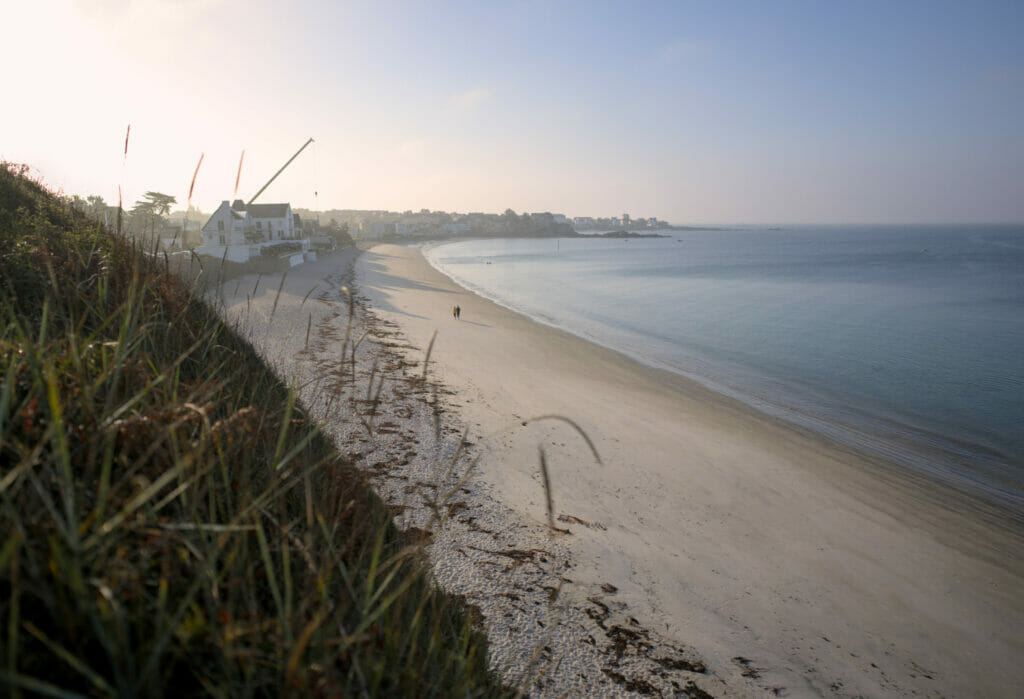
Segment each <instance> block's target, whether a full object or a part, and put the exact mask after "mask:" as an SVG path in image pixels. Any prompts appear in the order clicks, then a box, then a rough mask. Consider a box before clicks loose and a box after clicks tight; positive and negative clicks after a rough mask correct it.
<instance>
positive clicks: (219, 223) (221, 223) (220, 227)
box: [217, 221, 224, 238]
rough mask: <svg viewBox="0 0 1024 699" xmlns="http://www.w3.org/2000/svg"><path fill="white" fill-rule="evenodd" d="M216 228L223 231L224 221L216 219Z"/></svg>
mask: <svg viewBox="0 0 1024 699" xmlns="http://www.w3.org/2000/svg"><path fill="white" fill-rule="evenodd" d="M217 230H218V231H223V230H224V222H223V221H217ZM221 237H222V238H223V237H224V236H221Z"/></svg>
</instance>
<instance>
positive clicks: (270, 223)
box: [245, 204, 295, 241]
mask: <svg viewBox="0 0 1024 699" xmlns="http://www.w3.org/2000/svg"><path fill="white" fill-rule="evenodd" d="M245 214H246V216H248V218H249V223H250V225H251V226H252V229H253V230H254V232H255V237H256V238H258V239H259V238H262V239H265V240H268V241H270V240H294V239H295V216H294V215H293V214H292V205H291V204H250V205H249V206H248V207H247V208H246V209H245Z"/></svg>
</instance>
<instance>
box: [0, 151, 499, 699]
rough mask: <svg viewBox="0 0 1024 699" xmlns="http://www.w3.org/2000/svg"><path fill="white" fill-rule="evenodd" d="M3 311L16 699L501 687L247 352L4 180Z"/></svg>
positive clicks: (3, 587) (467, 631)
mask: <svg viewBox="0 0 1024 699" xmlns="http://www.w3.org/2000/svg"><path fill="white" fill-rule="evenodd" d="M0 316H2V318H3V325H2V333H0V374H2V387H0V687H4V689H5V692H7V693H14V694H17V693H19V692H24V693H26V694H35V693H41V694H51V695H56V694H68V693H80V694H88V695H100V696H103V695H129V694H130V695H136V694H138V695H158V696H159V695H169V694H174V695H182V694H185V695H187V694H202V695H208V694H212V695H229V696H238V695H242V696H245V695H266V694H269V695H278V694H282V693H284V694H288V693H295V694H301V695H306V694H326V695H338V696H349V695H354V696H395V695H406V696H408V695H415V696H431V695H456V694H457V695H459V696H467V695H470V696H478V695H495V694H502V693H505V690H503V689H502V688H501V686H500V685H499V684H498V682H497V680H496V679H495V678H494V677H493V676H492V675H490V674H488V673H487V670H486V667H487V658H486V645H485V640H484V638H483V636H482V635H480V634H478V633H477V632H475V631H473V630H472V628H471V625H470V622H469V620H468V618H467V616H466V615H465V614H464V613H463V610H462V607H460V606H459V605H458V604H456V603H455V602H453V601H452V600H450V599H448V598H446V597H445V596H444V595H443V594H441V593H440V592H438V591H436V590H435V589H434V588H433V587H432V585H431V584H430V582H429V576H428V574H427V573H426V571H425V569H424V565H423V557H422V555H421V551H420V550H419V549H417V548H415V547H412V546H408V545H406V543H405V542H404V541H403V539H402V537H401V535H400V534H399V533H398V532H397V531H396V530H395V528H394V527H393V526H392V524H391V521H390V518H389V516H388V512H387V510H386V508H385V507H384V506H383V505H382V504H381V503H380V502H379V501H378V500H377V499H376V497H375V496H374V495H373V494H372V492H371V491H370V490H369V489H368V488H367V486H366V485H365V482H364V480H363V479H362V478H361V477H360V475H359V473H358V472H357V471H356V470H355V469H354V468H353V467H352V466H351V465H350V464H348V463H345V462H344V461H343V460H342V459H341V458H340V457H339V456H338V454H337V453H336V452H335V451H334V450H333V447H332V445H331V444H330V442H329V440H328V439H326V438H325V437H324V436H322V435H321V434H320V433H319V432H318V430H317V428H316V426H315V425H313V424H311V423H310V422H309V421H308V420H307V419H306V417H305V416H304V415H303V413H302V411H301V410H300V408H299V407H298V406H297V405H295V403H294V395H293V393H292V392H289V391H288V390H287V389H286V388H285V387H284V386H282V385H281V384H280V383H279V382H278V381H277V380H276V378H275V377H274V376H273V374H272V373H271V372H270V371H269V369H268V368H267V367H266V366H265V365H264V364H263V362H262V361H261V360H260V359H259V357H258V356H257V355H256V354H255V353H254V352H253V350H252V348H251V347H250V346H249V345H248V344H247V343H246V342H245V341H244V340H243V339H242V338H240V337H239V336H238V335H236V334H235V333H234V332H233V331H232V330H231V329H230V328H228V327H226V326H225V325H223V324H222V323H221V321H220V319H219V317H218V316H217V314H216V313H215V312H214V311H212V310H211V309H210V308H209V307H208V306H206V305H205V304H204V303H203V302H202V301H201V300H199V299H197V298H196V297H195V296H194V295H193V294H192V293H190V291H189V289H188V288H187V287H185V286H184V285H183V284H182V283H181V282H180V281H179V279H178V278H176V277H175V276H174V275H172V274H170V273H168V271H167V268H166V266H165V262H164V261H163V258H160V257H148V256H146V255H143V254H141V252H140V251H139V250H138V249H137V248H135V247H133V245H132V244H131V243H130V242H128V241H126V240H124V239H121V238H117V237H116V236H114V235H112V234H110V233H109V232H108V231H106V230H104V229H103V228H102V227H100V226H99V225H98V224H97V223H96V222H95V221H92V220H90V219H88V218H87V217H85V216H84V215H82V214H81V213H79V212H77V211H76V210H75V209H74V208H73V207H71V206H68V205H67V204H66V203H65V202H62V201H61V200H60V199H59V198H57V197H55V196H53V195H52V194H50V193H48V192H46V191H45V190H44V189H43V188H41V187H40V186H39V185H38V184H37V183H35V182H33V181H31V180H30V179H28V178H26V177H25V174H24V171H23V170H22V169H19V168H16V167H14V166H11V165H6V164H4V165H2V166H0Z"/></svg>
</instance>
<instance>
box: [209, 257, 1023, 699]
mask: <svg viewBox="0 0 1024 699" xmlns="http://www.w3.org/2000/svg"><path fill="white" fill-rule="evenodd" d="M342 287H345V288H344V289H343V288H342ZM279 289H280V292H278V290H279ZM353 289H354V290H355V291H356V304H355V305H354V306H351V309H352V316H351V320H350V315H349V308H350V305H349V301H348V298H349V296H348V291H350V290H353ZM222 299H223V303H224V307H225V312H226V314H227V316H228V317H229V318H231V319H233V321H234V322H235V323H236V324H237V325H238V326H239V327H240V328H243V330H244V331H245V332H247V333H249V335H250V336H251V338H252V339H253V343H254V345H256V346H257V348H258V349H260V351H261V352H263V353H264V355H265V356H266V357H267V358H268V361H270V363H271V364H272V365H274V366H275V368H276V369H277V370H278V372H279V373H280V374H281V375H282V377H284V378H286V379H287V380H289V381H292V382H293V383H294V384H295V385H296V386H297V387H298V388H299V389H300V396H301V397H302V400H303V402H304V404H305V405H306V406H307V409H308V410H309V411H310V412H311V413H313V414H314V415H315V416H317V417H318V418H319V419H321V420H323V421H324V422H325V425H326V427H327V429H328V431H329V432H331V434H332V435H333V436H334V437H335V439H336V440H337V441H338V443H339V444H340V445H342V448H343V450H344V451H345V452H346V453H349V454H351V455H352V458H354V459H355V460H356V461H357V462H358V463H360V465H361V466H362V467H363V468H364V470H366V471H367V472H368V473H371V474H372V475H373V476H374V479H375V484H377V485H378V486H379V488H378V490H379V492H381V493H382V496H383V497H385V499H386V500H388V501H389V502H390V503H392V504H393V505H394V506H395V511H396V517H397V518H398V519H399V521H400V523H402V524H404V526H407V527H410V528H417V529H419V528H422V529H432V530H433V531H434V534H433V539H432V540H433V544H432V545H431V546H430V549H429V552H430V556H431V560H432V562H433V563H434V567H435V572H436V576H437V578H438V581H439V583H441V584H442V586H444V587H445V588H446V589H449V590H451V591H453V592H455V593H457V594H460V595H462V596H463V597H464V598H466V599H467V601H468V602H469V603H470V604H472V605H473V606H475V607H476V608H477V609H479V610H480V613H481V615H482V623H483V624H484V625H485V627H486V628H487V629H488V634H489V637H490V639H491V642H492V647H493V649H494V650H493V652H494V658H493V664H494V665H495V667H498V668H501V669H504V670H505V671H507V672H508V673H509V675H510V676H512V677H516V676H518V675H522V674H527V675H529V676H530V677H531V680H530V692H531V694H534V695H549V696H560V695H562V694H564V693H568V694H569V695H583V694H586V695H595V694H596V695H600V694H606V695H611V696H617V695H622V694H629V693H635V694H658V693H660V694H672V693H683V694H685V693H689V694H692V695H699V694H698V692H699V691H706V692H709V693H711V694H712V695H718V696H762V695H765V694H772V693H774V694H779V695H784V696H815V695H828V696H861V695H863V696H888V695H910V694H919V695H926V696H1006V697H1011V696H1019V695H1020V694H1021V693H1022V692H1024V666H1022V664H1021V663H1020V662H1019V660H1020V658H1021V657H1024V631H1022V629H1024V563H1022V561H1021V552H1022V551H1024V546H1022V544H1024V537H1022V535H1021V527H1020V523H1019V522H1017V521H1015V520H1014V519H1013V518H1012V517H1009V516H1005V515H1004V514H1003V513H1001V512H999V511H998V510H996V509H994V508H989V507H987V506H986V505H985V504H984V503H981V502H978V501H975V500H972V499H970V498H969V497H967V496H965V495H963V494H961V493H957V492H955V491H952V490H950V489H949V488H945V487H941V486H938V485H936V484H933V483H931V482H928V481H925V480H923V479H922V478H919V477H916V476H913V475H911V474H907V473H905V472H902V471H900V470H897V469H894V468H892V467H890V466H888V465H887V464H884V463H879V462H876V461H873V460H871V459H868V458H866V457H864V456H862V455H860V454H858V453H855V452H853V451H851V450H848V449H845V448H842V447H840V446H838V445H836V444H834V443H832V442H830V441H828V440H826V439H824V438H821V437H818V436H816V435H814V434H812V433H809V432H806V431H803V430H800V429H797V428H794V427H792V426H790V425H788V424H785V423H782V422H779V421H777V420H775V419H772V418H769V417H767V416H765V415H763V414H760V413H758V412H756V411H754V410H752V409H750V408H748V407H746V406H744V405H743V404H740V403H738V402H736V401H733V400H731V399H728V398H725V397H722V396H720V395H718V394H715V393H713V392H711V391H709V390H707V389H704V388H703V387H701V386H700V385H698V384H696V383H694V382H692V381H689V380H687V379H685V378H683V377H681V376H677V375H675V374H671V373H669V372H664V371H659V370H656V369H651V368H648V367H645V366H643V365H640V364H638V363H636V362H634V361H632V360H630V359H628V358H626V357H625V356H623V355H621V354H618V353H616V352H613V351H611V350H608V349H605V348H602V347H599V346H596V345H594V344H591V343H588V342H586V341H584V340H581V339H579V338H577V337H574V336H572V335H569V334H567V333H564V332H561V331H559V330H557V329H554V328H550V327H547V326H544V325H541V324H538V323H535V322H532V321H530V320H529V319H527V318H525V317H523V316H520V315H518V314H516V313H513V312H511V311H509V310H507V309H504V308H502V307H500V306H498V305H496V304H494V303H491V302H489V301H487V300H485V299H482V298H480V297H478V296H475V295H473V294H471V293H469V292H467V291H466V290H464V289H462V288H461V287H459V286H457V285H455V284H454V283H453V282H452V281H451V280H450V279H448V278H447V277H446V276H444V275H442V274H441V273H439V272H437V271H436V270H434V269H433V268H432V267H431V266H430V265H429V264H428V263H427V262H426V261H425V259H424V258H423V256H422V254H421V253H420V251H419V250H417V249H415V248H408V247H402V246H394V245H381V246H376V247H374V248H372V249H370V250H367V251H364V252H362V253H361V254H360V255H358V257H355V255H353V254H348V255H347V256H346V255H345V254H340V253H339V254H335V255H333V256H331V257H328V258H326V259H323V260H321V261H319V262H316V263H312V264H306V265H302V266H301V267H296V268H293V269H292V270H291V271H289V272H288V275H287V277H286V278H285V279H284V280H282V279H281V278H279V277H278V278H274V277H264V278H262V279H260V280H256V279H255V278H252V279H249V278H246V279H243V280H240V281H238V282H237V283H236V282H228V283H226V284H225V285H224V286H223V287H222ZM455 305H459V306H460V307H461V309H462V314H461V319H455V318H454V317H453V316H452V307H453V306H455ZM435 333H436V334H435ZM360 340H361V341H360ZM428 347H429V348H430V350H429V363H428V366H427V367H426V371H425V372H424V368H423V360H424V358H425V357H426V355H427V350H428ZM343 350H344V351H343ZM349 353H351V354H352V356H353V361H352V362H351V363H350V365H349V366H348V368H346V364H345V359H344V357H347V356H349ZM417 379H418V382H417ZM375 382H376V383H375ZM343 404H344V405H348V406H350V407H352V408H353V409H356V410H357V411H360V412H359V414H360V415H362V417H361V418H360V419H358V420H356V419H352V418H342V417H340V412H339V406H341V405H343ZM550 415H556V416H561V417H564V418H568V420H571V421H572V423H574V424H575V425H577V426H578V427H579V428H581V429H582V430H583V432H585V433H586V435H587V437H588V438H589V439H590V440H591V441H592V443H593V445H594V447H595V448H596V450H597V452H598V454H599V456H600V463H598V462H597V461H596V460H595V458H594V456H593V455H592V453H591V450H590V448H589V447H588V445H587V442H586V441H585V440H584V438H583V437H582V436H581V435H580V434H579V433H578V432H577V431H576V429H574V427H573V425H571V424H569V422H567V421H564V420H561V419H542V420H535V418H539V417H542V416H550ZM463 435H465V438H464V439H463ZM541 449H542V450H543V458H544V459H545V462H546V465H547V467H548V470H549V473H550V481H551V492H552V496H553V497H552V502H553V511H554V516H555V517H556V518H557V519H556V522H555V523H556V526H557V527H558V529H559V531H555V532H551V531H549V529H548V527H547V517H548V515H547V508H546V496H545V491H544V488H543V485H542V481H543V478H542V475H541V469H540V458H541V456H540V453H541ZM442 496H443V497H442Z"/></svg>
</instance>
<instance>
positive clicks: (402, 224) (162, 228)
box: [65, 192, 715, 262]
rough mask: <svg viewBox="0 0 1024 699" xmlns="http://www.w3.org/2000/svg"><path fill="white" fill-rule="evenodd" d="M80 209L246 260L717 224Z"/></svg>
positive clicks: (262, 209)
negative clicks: (381, 244)
mask: <svg viewBox="0 0 1024 699" xmlns="http://www.w3.org/2000/svg"><path fill="white" fill-rule="evenodd" d="M65 199H66V201H67V203H68V204H69V205H70V206H71V207H72V208H75V209H78V210H79V211H81V212H82V213H84V214H86V215H87V216H90V217H92V218H95V219H97V220H100V221H103V222H104V223H105V224H106V225H107V226H109V227H110V228H112V229H115V230H118V231H119V232H121V233H123V234H124V235H127V236H129V237H132V238H135V239H138V240H142V241H144V243H145V245H146V247H151V248H153V249H160V250H164V251H168V252H174V251H184V250H194V251H195V252H196V253H198V254H201V255H202V254H205V255H212V256H215V257H222V256H223V257H226V258H227V259H230V260H233V261H238V262H245V261H247V260H249V259H250V258H251V257H252V256H253V255H267V254H277V255H283V254H294V255H298V256H302V255H306V256H310V254H311V253H313V254H315V252H314V251H315V250H316V249H323V248H325V247H328V248H331V247H335V246H337V245H339V244H342V245H343V244H347V243H354V242H359V241H410V240H437V239H445V238H460V237H464V238H468V237H484V238H492V237H493V238H498V237H537V238H540V237H566V236H576V235H584V234H605V235H615V236H632V235H645V234H653V233H654V232H657V231H672V230H715V229H709V228H703V229H700V228H694V227H686V226H674V225H672V224H670V223H668V222H667V221H663V220H661V219H658V218H657V217H653V216H652V217H633V216H631V215H630V214H628V213H624V214H622V215H621V216H614V217H591V216H576V217H572V218H570V217H569V216H566V215H565V214H559V213H552V212H549V211H543V212H534V213H521V214H518V213H516V212H515V211H513V210H512V209H506V210H505V212H504V213H501V214H488V213H481V212H473V213H468V214H464V213H449V212H446V211H431V210H429V209H421V210H419V211H418V212H414V211H411V210H409V211H402V212H397V211H383V210H365V209H330V210H327V211H319V212H318V211H312V210H309V209H303V208H294V209H293V208H292V206H291V204H289V203H272V204H255V203H253V202H252V201H250V202H248V203H246V202H244V201H242V200H241V199H235V200H234V201H229V200H224V201H223V202H221V204H220V206H219V207H217V209H216V210H214V211H213V212H212V213H206V212H202V211H200V210H199V209H197V208H195V207H191V206H190V207H188V210H187V211H182V210H174V211H172V207H173V205H174V204H176V203H177V200H176V199H175V198H174V197H173V196H170V195H166V194H162V193H160V192H146V194H145V196H144V197H143V198H142V199H140V200H139V201H137V202H135V205H134V206H133V207H132V208H131V209H129V210H126V209H121V208H119V207H117V206H112V205H109V204H107V203H106V202H105V201H103V199H102V198H101V197H98V196H90V197H86V198H85V199H82V198H81V197H78V196H73V197H66V198H65Z"/></svg>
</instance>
